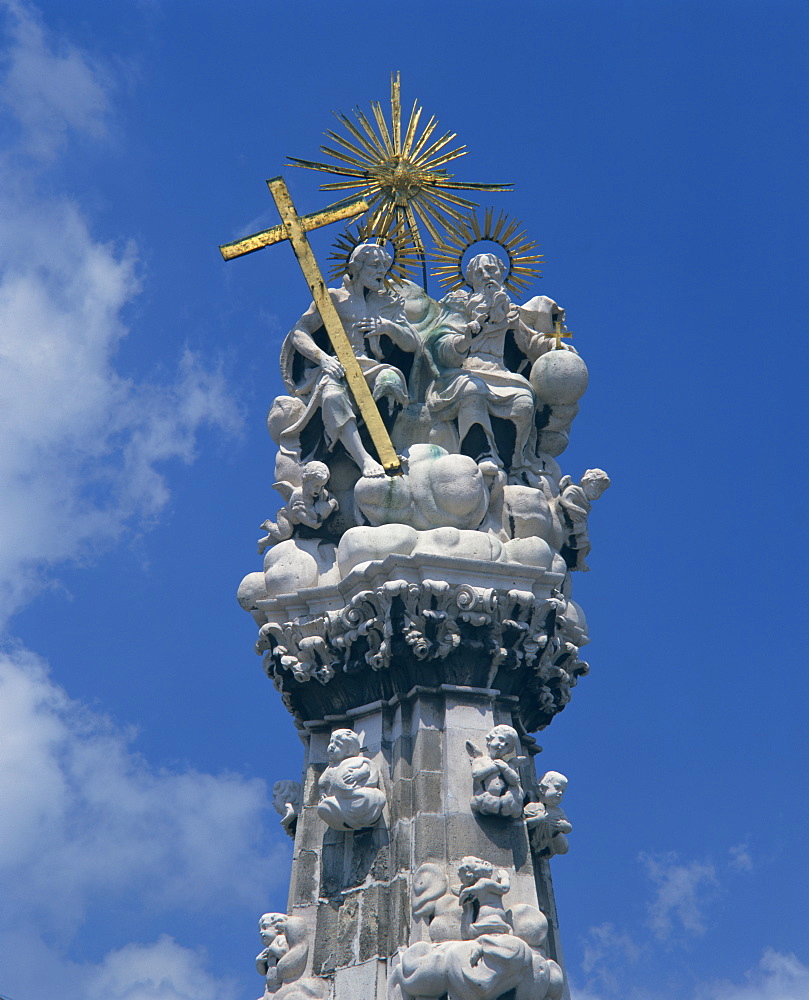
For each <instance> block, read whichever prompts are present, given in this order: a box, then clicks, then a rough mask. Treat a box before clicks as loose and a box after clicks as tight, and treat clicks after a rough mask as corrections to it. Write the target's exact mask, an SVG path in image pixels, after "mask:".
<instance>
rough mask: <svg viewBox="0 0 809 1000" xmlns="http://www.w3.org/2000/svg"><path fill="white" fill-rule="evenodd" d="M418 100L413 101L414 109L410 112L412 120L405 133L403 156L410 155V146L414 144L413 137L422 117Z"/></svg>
mask: <svg viewBox="0 0 809 1000" xmlns="http://www.w3.org/2000/svg"><path fill="white" fill-rule="evenodd" d="M418 103H419V102H418V101H413V110H412V111H411V112H410V121H409V122H408V123H407V133H406V135H405V141H404V146H403V148H402V156H404V157H407V156H409V155H410V147H411V145H412V144H413V138H414V136H415V134H416V129H417V128H418V126H419V118H421V110H422V109H421V108H419V107H418Z"/></svg>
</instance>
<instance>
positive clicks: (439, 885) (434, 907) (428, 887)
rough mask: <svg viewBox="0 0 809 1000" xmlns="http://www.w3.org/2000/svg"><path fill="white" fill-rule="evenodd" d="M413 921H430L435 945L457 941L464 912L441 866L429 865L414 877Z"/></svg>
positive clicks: (428, 863) (423, 867)
mask: <svg viewBox="0 0 809 1000" xmlns="http://www.w3.org/2000/svg"><path fill="white" fill-rule="evenodd" d="M412 912H413V918H414V919H415V920H426V921H427V924H428V927H429V929H430V940H431V941H457V940H459V939H460V937H461V919H462V916H463V910H462V909H461V905H460V903H459V902H458V894H457V893H454V892H452V891H451V890H450V887H449V880H448V879H447V876H446V875H445V874H444V871H443V869H442V868H441V866H440V865H436V864H432V863H431V862H429V861H428V862H426V863H425V864H423V865H422V866H421V867H420V868H419V869H418V870H417V871H416V873H415V875H414V876H413V906H412Z"/></svg>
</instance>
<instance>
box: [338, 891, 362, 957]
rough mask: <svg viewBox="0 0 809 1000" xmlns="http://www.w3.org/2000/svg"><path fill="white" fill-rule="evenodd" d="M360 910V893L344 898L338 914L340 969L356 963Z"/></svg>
mask: <svg viewBox="0 0 809 1000" xmlns="http://www.w3.org/2000/svg"><path fill="white" fill-rule="evenodd" d="M359 909H360V898H359V893H357V892H354V893H351V895H348V896H346V897H345V898H344V900H343V905H342V906H341V907H340V909H339V911H338V914H337V965H338V967H340V968H342V967H343V966H345V965H354V963H355V956H356V953H357V950H356V943H357V930H358V916H359Z"/></svg>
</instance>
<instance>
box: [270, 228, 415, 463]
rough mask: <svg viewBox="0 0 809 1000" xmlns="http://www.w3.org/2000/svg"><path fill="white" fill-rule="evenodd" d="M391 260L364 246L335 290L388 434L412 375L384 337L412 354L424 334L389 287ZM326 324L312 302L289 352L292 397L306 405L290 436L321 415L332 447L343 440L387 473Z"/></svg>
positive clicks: (356, 457) (286, 367) (284, 362)
mask: <svg viewBox="0 0 809 1000" xmlns="http://www.w3.org/2000/svg"><path fill="white" fill-rule="evenodd" d="M390 265H391V257H390V255H389V254H388V252H387V251H386V250H385V249H384V248H383V247H380V246H378V245H377V244H376V243H361V244H360V245H359V246H357V247H356V248H355V250H354V251H353V253H352V254H351V256H350V258H349V261H348V264H347V271H346V274H345V276H344V278H343V282H342V285H341V287H339V288H330V289H328V295H329V296H330V298H331V301H332V303H333V305H334V309H335V311H336V313H337V315H338V317H339V319H340V323H341V325H342V328H343V330H344V331H345V333H346V337H347V339H348V342H349V344H350V346H351V351H352V354H353V357H354V358H355V359H356V363H357V365H358V366H359V369H360V371H361V372H362V377H363V379H364V381H365V383H366V385H367V386H368V389H369V390H370V393H371V398H372V401H373V403H374V405H375V407H376V411H377V413H378V414H379V416H380V418H381V420H382V423H383V425H384V427H385V429H386V430H388V431H389V429H390V427H391V426H392V424H393V420H394V418H395V415H396V413H397V411H398V409H399V408H401V407H403V406H406V405H407V404H408V402H409V401H410V399H409V396H408V391H407V380H406V377H405V375H404V374H403V372H402V371H401V370H400V369H399V368H397V367H395V366H394V365H392V364H389V363H387V362H386V361H385V360H384V358H385V353H386V352H385V350H384V348H383V341H382V338H388V341H389V342H390V344H392V345H395V347H397V348H399V350H400V351H404V352H405V353H409V354H412V353H414V352H415V351H417V350H418V348H419V346H420V339H419V337H418V334H417V333H416V331H415V330H414V329H413V328H412V327H411V325H410V323H409V322H408V320H407V317H406V315H405V310H404V303H403V300H402V297H401V296H400V295H399V294H397V293H396V292H395V291H392V290H389V289H388V288H386V287H385V277H386V275H387V272H388V269H389V267H390ZM323 327H324V324H323V319H322V316H321V310H320V308H319V306H318V303H317V302H312V304H311V305H310V306H309V308H308V309H307V310H306V312H305V313H304V314H303V316H301V318H300V319H299V320H298V322H297V323H296V324H295V326H294V327H293V328H292V331H291V332H290V334H289V336H288V337H287V340H286V342H285V344H284V347H283V349H282V353H281V371H282V374H283V377H284V382H285V383H286V386H287V389H288V391H289V392H290V395H292V396H296V397H298V398H299V399H301V400H302V401H303V402H304V404H305V408H304V410H303V412H302V413H301V415H300V416H299V418H298V419H297V420H296V421H295V424H294V425H293V426H291V427H289V428H287V430H286V432H285V434H286V435H288V436H290V437H297V436H300V435H301V434H304V433H305V430H306V428H307V427H309V426H311V425H312V423H313V422H314V421H317V420H318V419H319V421H320V423H322V431H323V438H324V439H325V444H326V446H327V448H328V450H331V449H333V448H334V446H335V445H336V444H337V443H338V442H339V443H340V444H341V445H342V446H343V448H344V449H345V451H346V453H347V454H348V455H349V456H350V457H351V458H352V459H353V461H354V463H355V464H356V465H357V467H358V469H359V470H360V474H361V475H362V476H364V477H375V476H383V475H384V474H385V468H384V467H383V465H382V464H381V463H380V462H378V461H377V460H376V459H375V458H374V457H373V456H372V455H371V454H370V453H369V452H368V450H367V448H366V447H365V444H364V443H363V440H362V438H361V436H360V431H359V427H358V424H357V417H358V413H357V407H356V404H355V402H354V400H353V399H352V398H351V396H349V393H348V391H347V387H346V382H345V374H346V372H345V365H344V364H343V363H342V360H341V359H340V357H339V356H335V354H334V353H332V351H331V350H330V349H329V348H330V347H331V344H330V342H329V341H328V340H327V339H326V337H325V336H324V335H323V332H324V331H323ZM360 412H361V416H362V417H365V416H366V415H365V412H364V411H360ZM366 423H367V421H366ZM318 430H319V427H318ZM314 437H315V438H317V437H320V435H319V434H317V435H314Z"/></svg>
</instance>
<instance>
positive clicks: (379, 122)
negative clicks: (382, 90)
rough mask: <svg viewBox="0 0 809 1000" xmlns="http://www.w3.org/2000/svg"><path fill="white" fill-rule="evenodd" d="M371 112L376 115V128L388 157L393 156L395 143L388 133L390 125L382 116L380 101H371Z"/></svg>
mask: <svg viewBox="0 0 809 1000" xmlns="http://www.w3.org/2000/svg"><path fill="white" fill-rule="evenodd" d="M371 111H373V113H374V118H375V119H376V127H377V128H378V129H379V134H380V136H381V137H382V142H384V144H385V149H386V150H387V151H388V156H393V155H394V149H393V143H392V142H391V140H390V132H388V123H387V122H386V121H385V116H384V115H383V114H382V105H381V104H380V103H379V101H371Z"/></svg>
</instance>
